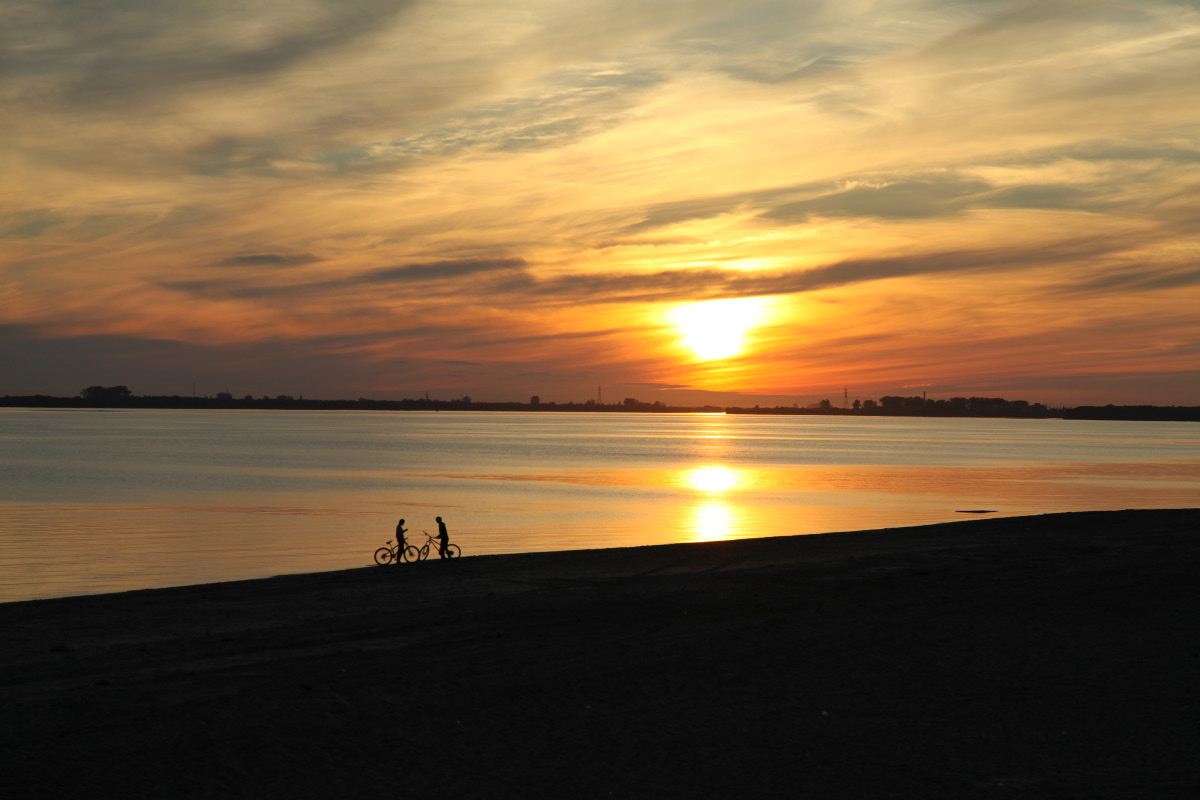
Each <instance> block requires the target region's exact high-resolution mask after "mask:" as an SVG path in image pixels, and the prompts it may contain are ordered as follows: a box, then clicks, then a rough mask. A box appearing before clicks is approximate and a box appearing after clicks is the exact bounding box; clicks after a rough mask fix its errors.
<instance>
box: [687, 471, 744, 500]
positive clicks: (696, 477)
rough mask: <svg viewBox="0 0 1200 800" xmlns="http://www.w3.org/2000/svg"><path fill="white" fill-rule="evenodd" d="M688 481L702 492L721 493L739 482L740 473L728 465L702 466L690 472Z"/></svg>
mask: <svg viewBox="0 0 1200 800" xmlns="http://www.w3.org/2000/svg"><path fill="white" fill-rule="evenodd" d="M687 481H688V483H689V484H690V485H691V487H692V488H694V489H697V490H699V491H701V492H708V493H711V494H719V493H721V492H724V491H727V490H729V489H732V488H733V487H735V486H737V485H738V483H739V480H738V475H737V473H736V472H734V471H733V470H731V469H728V468H727V467H700V468H698V469H694V470H691V471H689V472H688V476H687Z"/></svg>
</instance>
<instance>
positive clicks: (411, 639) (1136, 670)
mask: <svg viewBox="0 0 1200 800" xmlns="http://www.w3.org/2000/svg"><path fill="white" fill-rule="evenodd" d="M964 516H966V515H964ZM1198 531H1200V510H1197V509H1191V510H1165V511H1164V510H1154V511H1119V512H1080V513H1070V514H1051V515H1043V516H1035V517H1007V518H986V517H982V518H970V519H964V521H962V522H954V523H947V524H941V525H932V526H925V527H913V528H896V529H889V530H881V531H867V532H854V533H834V534H821V535H809V536H792V537H772V538H764V539H747V540H738V541H726V542H710V543H702V544H676V545H660V546H647V547H635V548H621V549H611V550H590V551H571V552H554V553H531V554H521V555H490V556H476V557H467V558H463V559H459V560H456V561H452V562H438V561H433V562H424V563H419V564H411V565H410V564H401V565H397V566H388V567H376V566H369V567H368V566H364V567H363V568H360V569H351V570H343V571H338V572H326V573H315V574H306V575H291V576H281V577H277V578H269V579H263V580H253V581H239V582H230V583H217V584H207V585H201V586H190V587H181V588H171V589H155V590H144V591H136V592H127V593H121V594H108V595H95V596H86V597H72V598H61V599H55V600H43V601H29V602H17V603H5V604H0V708H2V709H3V724H2V725H0V752H2V753H3V756H2V758H3V767H4V768H3V770H2V771H0V793H2V794H3V796H5V797H6V798H25V797H30V798H32V797H78V796H82V795H84V794H89V795H90V794H101V795H114V796H127V797H134V796H142V797H151V796H154V797H218V796H220V797H297V796H324V797H395V796H397V795H401V794H407V795H411V796H414V797H547V798H551V797H554V798H557V797H564V796H570V797H656V798H658V797H680V798H683V797H727V796H738V797H776V796H783V795H788V796H804V797H818V798H823V797H847V798H849V797H856V798H863V797H914V798H915V797H921V798H971V797H981V798H985V797H986V798H990V797H1021V798H1051V797H1055V798H1060V797H1081V798H1082V797H1098V798H1109V797H1111V798H1118V797H1122V798H1124V797H1130V798H1133V797H1138V798H1145V797H1155V798H1171V797H1179V798H1183V797H1188V798H1190V797H1193V796H1195V795H1196V793H1197V791H1200V757H1198V756H1197V755H1196V753H1197V752H1200V691H1198V690H1197V687H1198V686H1200V638H1198V637H1197V632H1200V604H1197V602H1196V600H1197V597H1198V595H1200V533H1197V532H1198Z"/></svg>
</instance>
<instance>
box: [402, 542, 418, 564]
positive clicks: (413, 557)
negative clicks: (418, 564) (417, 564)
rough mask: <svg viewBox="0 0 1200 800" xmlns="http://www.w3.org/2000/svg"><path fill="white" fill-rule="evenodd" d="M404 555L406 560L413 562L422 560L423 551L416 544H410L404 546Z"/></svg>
mask: <svg viewBox="0 0 1200 800" xmlns="http://www.w3.org/2000/svg"><path fill="white" fill-rule="evenodd" d="M403 557H404V560H405V561H407V562H408V563H410V564H411V563H412V562H414V561H420V560H421V551H420V550H418V549H417V546H416V545H415V544H410V545H409V546H408V547H406V548H404V556H403Z"/></svg>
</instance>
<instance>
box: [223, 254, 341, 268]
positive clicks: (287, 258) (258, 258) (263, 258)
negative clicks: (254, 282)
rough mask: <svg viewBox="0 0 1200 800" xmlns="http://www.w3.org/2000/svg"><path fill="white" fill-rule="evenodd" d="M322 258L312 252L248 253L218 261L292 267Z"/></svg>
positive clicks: (240, 264)
mask: <svg viewBox="0 0 1200 800" xmlns="http://www.w3.org/2000/svg"><path fill="white" fill-rule="evenodd" d="M322 260H324V259H322V258H320V257H319V256H314V255H313V254H312V253H250V254H248V255H243V256H230V257H229V258H226V259H225V260H223V261H221V262H219V265H220V266H222V267H294V266H302V265H304V264H313V263H316V262H318V261H322Z"/></svg>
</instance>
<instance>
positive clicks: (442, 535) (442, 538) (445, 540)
mask: <svg viewBox="0 0 1200 800" xmlns="http://www.w3.org/2000/svg"><path fill="white" fill-rule="evenodd" d="M437 524H438V536H437V538H438V557H439V558H447V557H448V556H447V555H446V545H448V544H450V534H448V533H446V523H444V522H442V518H441V517H438V518H437Z"/></svg>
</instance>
